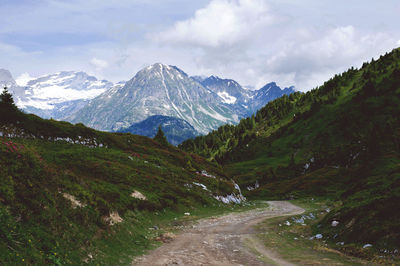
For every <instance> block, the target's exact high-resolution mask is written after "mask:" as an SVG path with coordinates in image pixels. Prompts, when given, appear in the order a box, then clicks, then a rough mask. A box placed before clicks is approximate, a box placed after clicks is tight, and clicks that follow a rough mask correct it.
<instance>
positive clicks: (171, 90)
mask: <svg viewBox="0 0 400 266" xmlns="http://www.w3.org/2000/svg"><path fill="white" fill-rule="evenodd" d="M219 98H220V97H219V96H218V95H216V94H215V93H213V92H212V91H211V90H209V89H206V88H205V87H204V86H203V85H201V84H200V83H198V82H197V81H195V80H194V79H192V78H190V77H189V76H188V75H187V74H186V73H185V72H183V71H182V70H180V69H179V68H177V67H175V66H167V65H163V64H159V63H158V64H154V65H152V66H149V67H147V68H144V69H142V70H141V71H139V72H138V73H137V74H136V75H135V76H134V77H133V78H132V79H131V80H130V81H128V82H127V83H126V84H125V86H123V87H122V88H115V89H111V90H109V91H107V92H105V93H103V94H102V95H100V96H98V97H97V98H95V99H93V100H92V101H91V102H90V103H89V104H88V105H87V106H85V107H84V108H83V109H81V110H80V111H78V112H77V113H76V114H75V115H73V116H72V117H71V118H70V119H71V120H72V121H73V122H82V123H84V124H86V125H87V126H90V127H93V128H96V129H101V130H118V129H121V128H126V127H129V126H130V125H132V124H133V123H137V122H140V121H143V120H144V119H146V118H148V117H150V116H153V115H164V116H171V117H177V118H180V119H183V120H186V121H187V122H189V123H190V124H191V125H192V126H193V127H194V128H195V129H196V130H197V131H198V132H200V133H203V134H205V133H208V132H209V131H211V130H213V129H215V128H217V127H218V126H220V125H223V124H226V123H237V122H238V121H239V116H238V115H237V114H236V113H235V112H234V110H233V109H232V108H231V107H229V106H228V105H226V104H224V103H222V102H221V101H220V100H219Z"/></svg>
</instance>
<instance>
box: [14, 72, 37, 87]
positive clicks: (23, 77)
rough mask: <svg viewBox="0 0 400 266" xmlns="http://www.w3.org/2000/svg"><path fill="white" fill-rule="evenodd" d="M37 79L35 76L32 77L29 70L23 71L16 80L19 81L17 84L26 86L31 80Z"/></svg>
mask: <svg viewBox="0 0 400 266" xmlns="http://www.w3.org/2000/svg"><path fill="white" fill-rule="evenodd" d="M33 79H35V77H32V76H31V75H29V73H28V72H25V73H22V74H21V75H19V76H18V77H17V78H16V79H15V82H17V84H18V85H19V86H26V85H27V84H28V82H29V81H31V80H33Z"/></svg>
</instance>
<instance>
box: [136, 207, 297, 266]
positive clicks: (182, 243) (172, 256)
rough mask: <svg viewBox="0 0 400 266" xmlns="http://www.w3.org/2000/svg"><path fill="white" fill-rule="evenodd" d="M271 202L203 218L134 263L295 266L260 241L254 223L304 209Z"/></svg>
mask: <svg viewBox="0 0 400 266" xmlns="http://www.w3.org/2000/svg"><path fill="white" fill-rule="evenodd" d="M268 204H269V207H268V208H264V209H255V210H251V211H247V212H242V213H232V214H229V215H225V216H221V217H213V218H208V219H203V220H200V221H198V223H197V224H192V225H189V226H187V227H186V228H185V229H184V230H183V232H182V233H181V234H179V235H176V236H175V237H174V239H172V241H168V242H167V241H166V244H164V245H163V246H161V247H160V248H158V249H156V250H153V251H152V252H150V253H149V254H148V255H145V256H142V257H140V258H138V259H136V260H135V261H134V262H133V263H132V265H148V266H150V265H151V266H153V265H269V264H278V265H292V264H291V263H289V262H287V261H285V260H284V259H282V258H281V257H280V256H279V255H278V254H276V253H274V252H273V251H270V250H268V249H267V248H266V247H265V246H264V245H263V244H262V243H260V242H259V240H258V239H257V238H256V237H255V234H256V232H255V230H254V229H253V226H254V225H256V224H258V223H260V222H262V221H263V220H265V219H268V218H273V217H277V216H286V215H296V214H300V213H302V212H304V210H303V209H302V208H300V207H297V206H295V205H293V204H291V203H289V202H286V201H271V202H268ZM163 242H164V241H163Z"/></svg>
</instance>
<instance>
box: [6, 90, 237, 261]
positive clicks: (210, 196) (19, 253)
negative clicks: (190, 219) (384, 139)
mask: <svg viewBox="0 0 400 266" xmlns="http://www.w3.org/2000/svg"><path fill="white" fill-rule="evenodd" d="M0 180H1V182H0V264H1V265H21V264H28V265H32V264H35V265H45V264H55V265H64V264H72V265H80V264H82V263H92V262H93V263H94V262H98V261H101V262H102V263H104V264H107V263H110V264H111V265H112V264H115V263H117V262H120V261H122V260H123V256H122V255H123V254H124V253H123V252H128V253H129V256H128V257H124V259H126V261H125V262H126V263H129V262H130V256H132V255H135V254H136V255H137V254H138V252H140V250H143V249H144V248H149V245H150V243H151V239H150V238H148V234H149V233H148V227H152V226H154V225H156V224H157V223H159V222H161V221H162V220H165V219H173V217H177V216H178V214H179V213H181V215H183V213H184V212H187V211H194V210H196V209H198V208H204V207H210V206H218V201H217V200H226V198H225V196H230V199H232V198H235V194H236V195H239V192H238V191H237V190H236V189H235V188H234V184H233V183H232V182H231V180H230V179H228V178H227V177H226V176H225V175H224V174H223V173H222V172H221V169H220V168H219V167H217V166H216V165H215V164H211V163H209V162H207V161H206V160H205V159H203V158H201V157H199V156H197V155H190V154H187V153H185V152H182V151H181V150H178V149H177V148H175V147H173V146H170V145H168V144H161V143H157V142H156V141H154V140H152V139H149V138H147V137H141V136H135V135H131V134H120V133H119V134H117V133H105V132H99V131H95V130H93V129H90V128H87V127H85V126H83V125H82V124H78V125H71V124H69V123H66V122H57V121H54V120H43V119H41V118H39V117H37V116H35V115H26V114H24V113H22V112H21V111H19V110H18V109H17V108H16V107H15V105H14V103H13V99H12V97H11V95H10V94H8V93H7V91H4V92H3V93H2V94H1V96H0ZM237 199H238V200H239V201H240V197H238V198H237ZM168 217H169V218H168ZM111 248H112V250H111ZM102 250H107V251H108V252H107V253H102V252H101V251H102ZM112 256H114V259H115V258H116V259H117V261H115V260H114V261H113V260H111V259H110V257H112Z"/></svg>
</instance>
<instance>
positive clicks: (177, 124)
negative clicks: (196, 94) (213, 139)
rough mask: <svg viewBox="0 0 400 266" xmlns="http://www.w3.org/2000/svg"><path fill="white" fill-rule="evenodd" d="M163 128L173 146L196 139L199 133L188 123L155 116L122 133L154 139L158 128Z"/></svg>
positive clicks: (177, 119) (172, 118) (123, 130)
mask: <svg viewBox="0 0 400 266" xmlns="http://www.w3.org/2000/svg"><path fill="white" fill-rule="evenodd" d="M159 126H161V128H162V130H163V132H164V134H165V136H166V137H167V140H168V142H169V143H171V144H172V145H178V144H180V143H182V142H183V141H185V140H187V139H191V138H194V137H196V136H198V135H199V133H198V132H197V131H196V130H195V129H194V127H192V125H190V124H189V123H188V122H187V121H185V120H183V119H179V118H176V117H170V116H163V115H154V116H150V117H149V118H147V119H145V120H143V121H141V122H139V123H135V124H133V125H132V126H130V127H128V128H125V129H122V130H120V131H119V132H121V133H132V134H135V135H141V136H146V137H150V138H154V136H155V135H156V133H157V129H158V127H159Z"/></svg>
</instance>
